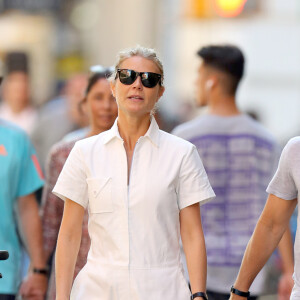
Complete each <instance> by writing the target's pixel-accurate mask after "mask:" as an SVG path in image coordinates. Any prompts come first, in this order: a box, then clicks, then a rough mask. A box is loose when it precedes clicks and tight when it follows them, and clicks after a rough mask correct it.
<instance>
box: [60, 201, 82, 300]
mask: <svg viewBox="0 0 300 300" xmlns="http://www.w3.org/2000/svg"><path fill="white" fill-rule="evenodd" d="M83 215H84V209H83V207H81V206H80V205H78V204H77V203H75V202H73V201H71V200H69V199H67V200H66V202H65V207H64V215H63V219H62V223H61V227H60V231H59V235H58V241H57V247H56V256H55V275H56V300H64V299H69V298H70V291H71V287H72V282H73V276H74V269H75V263H76V259H77V255H78V251H79V247H80V241H81V235H82V221H83Z"/></svg>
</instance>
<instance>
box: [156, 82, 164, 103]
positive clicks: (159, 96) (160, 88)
mask: <svg viewBox="0 0 300 300" xmlns="http://www.w3.org/2000/svg"><path fill="white" fill-rule="evenodd" d="M164 92H165V87H164V86H160V87H159V91H158V97H157V100H156V102H157V101H158V100H159V99H160V98H161V97H162V95H163V94H164Z"/></svg>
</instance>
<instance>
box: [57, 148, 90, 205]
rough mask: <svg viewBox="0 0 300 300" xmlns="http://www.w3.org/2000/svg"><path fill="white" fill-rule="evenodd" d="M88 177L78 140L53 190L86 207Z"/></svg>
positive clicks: (61, 196)
mask: <svg viewBox="0 0 300 300" xmlns="http://www.w3.org/2000/svg"><path fill="white" fill-rule="evenodd" d="M86 177H87V176H86V172H85V164H84V161H83V157H82V152H81V149H80V147H79V145H78V142H77V143H76V144H75V146H74V148H73V149H72V151H71V152H70V155H69V156H68V158H67V160H66V163H65V164H64V167H63V169H62V171H61V173H60V175H59V177H58V179H57V182H56V184H55V186H54V189H53V191H52V192H53V193H54V194H55V195H56V196H58V197H59V198H61V199H62V200H64V201H65V200H66V198H68V199H70V200H72V201H74V202H76V203H78V204H80V205H81V206H83V207H84V208H86V207H87V205H88V194H87V182H86Z"/></svg>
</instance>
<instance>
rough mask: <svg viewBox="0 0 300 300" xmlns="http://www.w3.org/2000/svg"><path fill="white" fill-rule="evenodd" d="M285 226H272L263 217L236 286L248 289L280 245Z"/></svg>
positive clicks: (244, 289) (247, 251)
mask: <svg viewBox="0 0 300 300" xmlns="http://www.w3.org/2000/svg"><path fill="white" fill-rule="evenodd" d="M283 233H284V228H271V227H269V226H268V225H266V224H265V223H264V222H263V221H262V220H261V219H260V220H259V222H258V223H257V226H256V228H255V231H254V234H253V236H252V237H251V239H250V241H249V243H248V246H247V249H246V251H245V254H244V258H243V261H242V265H241V268H240V272H239V275H238V277H237V280H236V282H235V284H234V286H235V287H236V288H237V289H239V290H242V291H248V290H249V288H250V286H251V284H252V282H253V281H254V279H255V277H256V275H257V274H258V273H259V271H260V270H261V269H262V267H263V266H264V265H265V263H266V262H267V260H268V259H269V257H270V256H271V254H272V253H273V251H274V250H275V248H276V246H277V245H278V243H279V241H280V239H281V237H282V235H283Z"/></svg>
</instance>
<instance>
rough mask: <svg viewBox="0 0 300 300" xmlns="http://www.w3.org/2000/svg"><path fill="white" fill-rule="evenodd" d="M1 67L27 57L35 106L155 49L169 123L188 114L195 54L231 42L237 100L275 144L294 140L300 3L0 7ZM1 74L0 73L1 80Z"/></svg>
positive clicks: (299, 89)
mask: <svg viewBox="0 0 300 300" xmlns="http://www.w3.org/2000/svg"><path fill="white" fill-rule="evenodd" d="M0 36H1V42H0V58H2V60H4V59H5V55H6V53H8V52H10V51H16V50H17V51H20V50H21V51H24V52H26V53H27V54H28V58H29V65H30V84H31V99H30V100H31V101H32V103H33V104H34V105H35V106H41V105H42V104H43V103H45V102H47V101H49V100H50V99H52V98H54V97H56V96H57V94H58V93H59V91H60V90H59V89H60V88H61V86H62V85H63V83H64V81H65V80H66V79H68V78H69V77H70V76H72V75H73V74H75V73H82V72H84V73H86V72H87V70H88V68H89V66H90V65H93V64H102V65H104V66H109V65H112V64H114V62H115V57H116V54H117V52H118V51H119V50H120V49H123V48H126V47H130V46H134V45H136V44H140V45H143V46H148V47H154V48H156V49H157V50H158V51H159V53H160V54H161V56H162V59H163V62H164V66H165V72H166V80H165V83H166V93H165V96H164V98H163V99H162V100H161V103H160V107H161V108H160V110H161V113H162V114H163V115H164V117H165V120H168V122H169V124H170V125H168V126H167V127H168V128H167V129H168V130H171V129H172V128H171V127H172V124H173V123H174V124H176V123H178V122H181V121H183V120H187V119H190V118H192V117H193V116H194V115H195V114H198V113H200V112H199V111H198V110H196V111H195V110H194V109H193V105H194V100H193V99H194V79H195V77H196V70H197V65H198V58H197V57H196V55H195V52H196V50H197V49H198V48H200V47H201V46H203V45H205V44H208V43H233V44H236V45H238V46H239V47H241V49H242V50H243V51H244V53H245V55H246V59H247V61H246V75H245V78H244V80H243V82H242V85H241V87H240V88H239V94H238V101H239V104H240V107H241V108H242V110H244V111H250V112H253V113H255V114H256V115H257V116H258V118H259V119H260V121H261V122H262V123H263V124H264V125H265V126H266V127H267V128H269V129H270V130H271V131H272V132H273V134H274V135H275V137H276V138H277V139H278V140H279V142H280V143H281V144H284V143H285V142H286V141H287V140H288V139H289V138H290V137H292V136H294V135H297V134H298V133H299V132H300V84H299V83H300V2H299V1H297V0H285V1H282V0H263V1H262V0H248V1H245V0H127V1H120V0H109V1H107V0H63V1H61V0H26V1H25V0H0ZM4 69H5V68H4V66H2V68H1V72H2V73H4V72H5V71H4Z"/></svg>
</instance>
